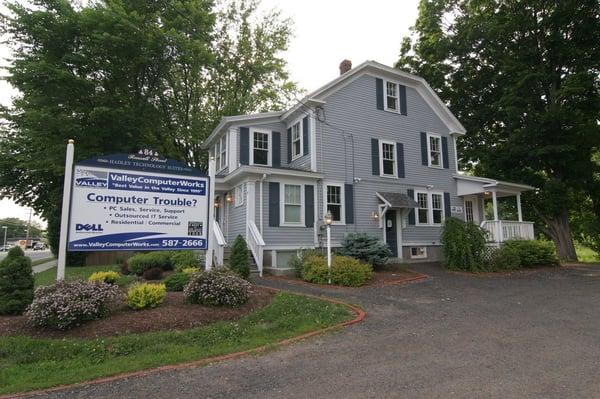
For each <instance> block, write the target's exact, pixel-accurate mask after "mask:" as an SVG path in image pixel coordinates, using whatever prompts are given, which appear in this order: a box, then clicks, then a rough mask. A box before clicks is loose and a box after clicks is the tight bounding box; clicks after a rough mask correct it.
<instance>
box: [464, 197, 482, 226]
mask: <svg viewBox="0 0 600 399" xmlns="http://www.w3.org/2000/svg"><path fill="white" fill-rule="evenodd" d="M478 205H479V204H478V201H477V197H475V196H470V197H465V220H466V221H467V222H471V223H475V224H477V225H479V223H480V220H479V206H478Z"/></svg>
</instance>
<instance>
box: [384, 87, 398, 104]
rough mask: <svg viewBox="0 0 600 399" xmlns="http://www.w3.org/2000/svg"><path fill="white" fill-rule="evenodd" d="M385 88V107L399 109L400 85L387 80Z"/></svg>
mask: <svg viewBox="0 0 600 399" xmlns="http://www.w3.org/2000/svg"><path fill="white" fill-rule="evenodd" d="M385 89H386V96H385V109H387V110H388V111H398V85H397V84H396V83H393V82H385Z"/></svg>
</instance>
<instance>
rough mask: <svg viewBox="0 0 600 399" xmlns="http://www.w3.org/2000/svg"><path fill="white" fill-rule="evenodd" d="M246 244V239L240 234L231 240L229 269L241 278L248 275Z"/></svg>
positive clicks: (248, 264) (248, 265)
mask: <svg viewBox="0 0 600 399" xmlns="http://www.w3.org/2000/svg"><path fill="white" fill-rule="evenodd" d="M248 256H249V254H248V246H247V245H246V240H244V237H242V236H241V235H238V236H237V237H236V238H235V241H234V242H233V247H232V248H231V255H230V257H229V264H230V267H231V270H232V271H233V272H234V273H236V274H237V275H238V276H240V277H242V278H248V277H249V276H250V263H249V261H248Z"/></svg>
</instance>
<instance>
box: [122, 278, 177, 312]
mask: <svg viewBox="0 0 600 399" xmlns="http://www.w3.org/2000/svg"><path fill="white" fill-rule="evenodd" d="M166 295H167V288H166V287H165V285H164V284H148V283H142V284H139V283H138V284H134V285H132V286H131V287H130V288H129V290H128V291H127V305H129V307H130V308H132V309H135V310H140V309H146V308H155V307H157V306H158V305H160V304H161V303H162V302H163V301H164V300H165V296H166Z"/></svg>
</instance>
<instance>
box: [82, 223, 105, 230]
mask: <svg viewBox="0 0 600 399" xmlns="http://www.w3.org/2000/svg"><path fill="white" fill-rule="evenodd" d="M75 231H88V232H95V231H104V229H103V228H102V225H101V224H81V223H77V224H76V225H75Z"/></svg>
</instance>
